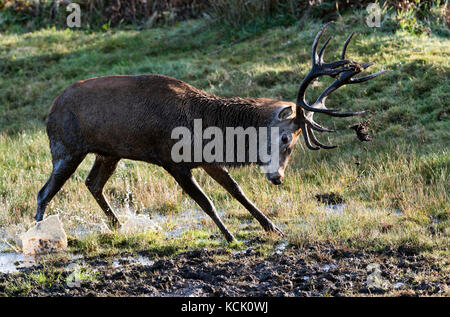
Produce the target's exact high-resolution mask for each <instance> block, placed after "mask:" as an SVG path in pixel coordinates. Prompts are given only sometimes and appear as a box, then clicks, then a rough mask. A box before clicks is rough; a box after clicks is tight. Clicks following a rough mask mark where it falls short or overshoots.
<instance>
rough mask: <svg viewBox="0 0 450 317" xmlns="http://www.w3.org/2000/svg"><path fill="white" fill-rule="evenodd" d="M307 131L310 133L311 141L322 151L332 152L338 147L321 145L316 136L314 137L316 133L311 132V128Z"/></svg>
mask: <svg viewBox="0 0 450 317" xmlns="http://www.w3.org/2000/svg"><path fill="white" fill-rule="evenodd" d="M306 129H307V132H308V137H309V138H310V139H311V141H312V142H313V143H314V144H315V145H317V146H319V147H321V148H322V149H326V150H331V149H334V148H335V147H337V145H326V144H323V143H321V142H320V141H319V140H317V138H316V136H315V135H314V132H313V131H312V130H311V128H310V127H306Z"/></svg>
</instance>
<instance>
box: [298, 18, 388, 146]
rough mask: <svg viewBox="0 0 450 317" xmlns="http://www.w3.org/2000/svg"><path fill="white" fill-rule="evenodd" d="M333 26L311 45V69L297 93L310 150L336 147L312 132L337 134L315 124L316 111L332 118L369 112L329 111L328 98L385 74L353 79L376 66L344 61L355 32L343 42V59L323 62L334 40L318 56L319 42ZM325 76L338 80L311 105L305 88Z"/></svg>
mask: <svg viewBox="0 0 450 317" xmlns="http://www.w3.org/2000/svg"><path fill="white" fill-rule="evenodd" d="M331 23H332V22H329V23H327V24H325V26H324V27H323V28H322V29H321V30H320V31H319V32H318V33H317V35H316V37H315V38H314V42H313V45H312V68H311V70H310V71H309V73H308V74H307V75H306V77H305V78H304V79H303V81H302V83H301V84H300V88H299V90H298V94H297V119H296V120H297V123H298V125H299V127H300V128H301V130H302V134H303V138H304V139H305V143H306V146H307V147H308V148H309V149H310V150H319V149H321V148H322V149H333V148H335V147H336V146H333V145H325V144H323V143H321V142H320V141H319V140H318V139H317V138H316V136H315V135H314V131H313V130H315V131H319V132H335V131H334V130H331V129H327V128H325V127H323V126H321V125H320V124H318V123H316V122H314V120H313V116H314V113H315V112H321V113H325V114H327V115H330V116H333V117H350V116H357V115H361V114H364V113H366V111H356V112H341V110H342V109H328V108H327V107H326V106H325V100H326V99H327V98H328V96H329V95H330V94H331V93H332V92H333V91H335V90H336V89H338V88H340V87H341V86H343V85H346V84H357V83H362V82H365V81H367V80H370V79H372V78H375V77H377V76H379V75H381V74H383V73H384V72H386V70H382V71H379V72H377V73H374V74H370V75H367V76H363V77H359V78H353V76H355V75H356V74H359V73H360V72H361V71H363V70H365V69H367V68H368V67H370V66H372V65H373V64H374V63H373V62H370V63H366V64H361V63H358V62H355V61H351V60H346V59H345V54H346V52H347V48H348V45H349V43H350V41H351V40H352V38H353V36H354V33H353V32H352V33H351V34H350V35H349V36H348V37H347V39H346V41H345V43H344V47H343V49H342V53H341V60H339V61H336V62H331V63H325V62H324V61H323V56H324V54H325V49H326V48H327V46H328V44H329V42H330V40H331V37H330V38H328V39H327V40H326V41H325V43H324V44H323V46H322V48H321V49H320V52H319V54H317V47H318V45H319V41H320V39H321V37H322V35H323V34H324V33H325V31H326V30H327V29H328V27H329V25H330V24H331ZM324 75H327V76H331V77H335V78H336V80H335V81H334V82H333V83H332V84H331V85H329V86H328V87H327V88H326V89H325V90H324V91H323V92H322V93H321V94H320V96H319V97H318V98H317V99H316V101H315V102H314V103H313V104H312V105H309V104H308V102H307V101H306V99H305V97H306V89H307V87H308V86H309V84H310V83H311V82H312V81H313V80H314V79H316V78H317V77H320V76H324ZM311 143H312V144H311Z"/></svg>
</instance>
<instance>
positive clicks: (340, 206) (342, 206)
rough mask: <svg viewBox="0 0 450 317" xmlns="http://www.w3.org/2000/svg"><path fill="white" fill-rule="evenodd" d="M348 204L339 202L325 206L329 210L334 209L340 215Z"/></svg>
mask: <svg viewBox="0 0 450 317" xmlns="http://www.w3.org/2000/svg"><path fill="white" fill-rule="evenodd" d="M346 206H347V204H337V205H326V206H325V207H324V208H325V209H326V210H327V211H332V212H335V213H337V214H339V215H342V214H343V213H344V209H345V207H346Z"/></svg>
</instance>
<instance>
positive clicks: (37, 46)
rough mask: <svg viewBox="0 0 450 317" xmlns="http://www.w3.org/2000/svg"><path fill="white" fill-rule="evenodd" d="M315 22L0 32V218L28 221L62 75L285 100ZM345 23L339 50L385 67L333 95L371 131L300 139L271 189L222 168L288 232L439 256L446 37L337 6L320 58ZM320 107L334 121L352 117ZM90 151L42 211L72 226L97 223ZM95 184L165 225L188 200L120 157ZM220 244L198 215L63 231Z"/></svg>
mask: <svg viewBox="0 0 450 317" xmlns="http://www.w3.org/2000/svg"><path fill="white" fill-rule="evenodd" d="M320 24H321V23H320V22H317V21H308V22H306V24H305V25H304V27H303V29H302V31H301V32H299V31H298V28H297V26H291V27H273V28H270V29H268V30H266V31H264V32H263V33H255V34H254V35H251V36H250V37H248V38H246V39H245V40H241V41H237V42H236V41H235V40H236V38H235V37H233V36H231V35H230V33H229V32H227V31H222V30H220V29H218V28H215V27H211V26H209V25H208V24H206V23H205V22H204V21H201V20H199V21H188V22H183V23H180V24H179V25H178V26H176V27H172V28H157V29H152V30H145V31H140V32H138V31H116V30H113V29H111V30H108V31H107V32H83V31H72V30H65V31H63V30H61V31H59V30H55V29H46V30H41V31H35V32H32V33H26V34H20V35H18V34H11V35H5V34H2V35H1V36H0V71H1V73H2V76H1V77H0V227H1V228H3V230H4V231H7V232H12V233H17V232H20V231H23V230H25V229H26V228H27V227H28V226H29V225H30V224H32V222H33V219H32V217H33V215H34V213H35V198H36V194H37V192H38V190H39V188H40V187H41V186H42V185H43V184H44V183H45V181H46V180H47V178H48V176H49V174H50V172H51V156H50V151H49V147H48V140H47V137H46V134H45V127H44V119H45V116H46V114H47V111H48V108H49V106H50V104H51V102H52V100H53V99H54V98H55V97H56V96H58V94H59V93H61V91H62V90H63V89H64V88H65V87H66V86H68V85H70V84H72V83H73V82H75V81H77V80H80V79H85V78H88V77H95V76H102V75H110V74H143V73H160V74H165V75H169V76H173V77H176V78H178V79H181V80H184V81H186V82H188V83H190V84H192V85H194V86H196V87H199V88H202V89H205V90H206V91H208V92H211V93H214V94H218V95H221V96H241V97H247V96H249V97H269V98H276V99H282V100H288V101H294V100H295V97H296V92H297V89H298V86H299V84H300V81H301V79H302V78H303V76H304V75H305V74H306V73H307V71H308V70H309V69H310V66H311V61H310V56H309V55H310V47H311V43H312V40H313V38H314V35H315V34H316V32H317V31H318V29H319V28H320ZM351 31H357V32H358V35H357V37H356V38H355V39H354V41H353V42H352V44H351V45H350V48H349V51H348V54H349V56H350V57H351V58H353V59H355V60H358V61H363V62H368V61H374V62H376V66H374V67H373V70H372V71H373V72H374V71H377V70H380V69H382V68H386V69H388V70H389V71H388V72H387V73H386V74H384V75H383V76H382V77H379V78H377V79H374V80H372V81H370V82H368V83H365V84H361V85H352V86H348V87H345V88H342V89H340V90H339V91H337V92H335V93H334V94H333V95H332V96H331V97H330V98H329V101H328V104H329V105H330V107H331V106H332V107H343V108H345V109H348V110H356V109H366V110H369V111H370V115H369V117H370V118H371V122H372V125H371V129H372V132H373V134H374V140H373V141H372V142H369V143H360V142H359V141H358V140H357V139H356V137H355V135H354V134H353V131H351V130H342V131H340V132H339V133H338V134H337V135H332V136H328V135H327V136H321V139H323V140H324V141H326V140H327V138H329V141H330V142H331V141H332V143H334V144H337V145H339V147H338V148H337V149H334V150H330V151H325V150H322V151H318V152H312V151H308V150H307V149H306V148H305V146H304V145H303V142H302V141H299V144H298V145H297V146H296V150H295V151H294V154H293V159H292V161H291V163H290V165H289V167H288V169H287V171H286V178H285V183H284V184H283V185H282V186H280V187H275V186H272V185H271V184H270V183H268V182H267V180H266V179H265V177H264V176H263V175H262V174H261V173H259V171H258V169H257V168H256V167H252V166H250V167H245V168H242V169H238V170H232V171H231V173H232V175H233V176H234V177H235V179H236V181H238V183H239V184H240V185H241V187H242V188H243V190H244V192H245V193H246V194H247V195H248V197H249V198H250V199H251V200H253V201H254V202H255V204H256V205H257V206H258V207H260V209H261V210H262V211H263V212H264V213H265V214H267V215H269V217H270V218H272V219H274V221H275V222H276V223H278V224H280V225H281V226H282V227H283V228H284V231H285V232H286V233H287V240H288V241H289V242H290V243H292V244H294V245H298V246H304V245H309V244H315V243H328V244H333V245H335V246H337V247H339V246H344V245H345V246H351V247H356V248H364V249H368V250H385V249H398V248H403V249H408V250H412V251H414V252H423V251H430V252H434V251H436V252H443V254H448V245H449V239H448V238H449V233H450V232H449V226H448V224H449V210H450V202H449V197H448V195H449V192H450V191H449V189H450V188H449V187H450V186H449V165H450V153H449V150H448V149H449V145H450V129H449V118H448V115H449V112H450V106H449V102H448V100H450V80H449V78H450V72H449V70H450V68H449V57H450V49H449V47H450V45H449V44H450V40H449V38H448V37H445V36H439V35H434V34H433V33H432V35H431V36H426V35H420V36H419V35H413V34H410V33H407V32H404V31H397V32H396V33H392V32H383V31H382V30H377V29H370V28H368V27H366V26H365V24H364V20H363V19H362V18H361V17H359V18H358V16H356V18H355V16H343V17H341V18H340V19H338V21H337V22H336V23H335V26H334V27H333V28H332V29H330V30H329V33H330V34H333V36H334V38H333V40H332V42H331V43H330V45H329V48H328V50H327V54H326V58H327V59H328V60H332V59H336V58H338V56H339V51H340V49H341V47H342V45H343V42H344V40H345V38H346V35H347V34H348V33H350V32H351ZM247 36H248V34H247V35H245V37H247ZM241 39H242V38H241ZM329 82H330V80H324V81H323V82H321V85H318V86H317V87H315V88H313V89H311V90H312V92H311V95H314V96H317V95H318V94H319V93H320V91H321V90H323V89H324V88H325V87H326V86H325V85H326V84H327V83H329ZM318 117H319V118H318V121H319V122H323V123H324V124H325V125H327V126H330V127H334V128H337V129H344V128H346V127H347V126H348V125H350V124H351V123H352V122H356V121H355V119H331V118H327V117H325V116H320V115H319V116H318ZM356 162H359V164H358V165H356V164H355V163H356ZM92 163H93V157H92V156H88V158H87V159H86V160H85V162H83V163H82V164H81V166H80V167H79V168H78V170H77V171H76V173H75V174H74V175H73V176H72V178H71V179H70V180H69V181H68V182H67V183H66V184H65V186H64V187H63V189H62V190H61V191H60V192H59V193H58V195H57V196H56V197H55V198H54V199H53V201H52V202H51V203H50V205H49V208H48V209H47V215H50V214H55V213H59V214H60V215H61V219H62V221H63V222H64V226H65V228H66V230H67V231H68V232H69V233H70V232H72V230H73V229H74V228H76V227H77V226H78V225H80V224H81V225H84V224H95V223H101V222H102V221H104V220H105V217H104V215H103V212H102V211H101V210H100V208H99V207H98V206H97V204H96V202H95V200H94V199H93V198H92V197H91V195H90V194H89V192H88V190H87V189H86V187H85V186H84V179H85V178H86V176H87V174H88V172H89V170H90V167H91V166H92ZM195 175H196V176H197V177H198V180H199V182H200V183H201V185H202V186H203V188H204V190H205V192H207V193H208V194H209V196H210V197H211V199H212V200H213V202H214V203H215V204H216V207H217V208H218V209H219V210H221V211H224V212H225V214H224V216H223V218H224V221H225V223H226V224H227V226H228V227H229V229H230V230H231V231H232V232H233V233H234V234H235V235H236V237H237V238H238V239H240V240H241V241H242V240H247V239H252V238H255V237H261V236H262V237H263V238H264V239H265V241H266V242H265V244H262V245H261V246H260V247H261V248H262V249H264V250H273V245H275V244H276V243H277V241H279V240H280V238H278V237H276V236H272V235H268V234H262V229H261V228H260V227H259V225H258V224H257V222H256V221H255V220H252V218H251V216H250V215H249V213H248V212H247V211H246V210H245V209H244V208H243V207H241V206H240V205H239V203H238V202H236V201H235V200H233V199H232V198H231V197H230V196H229V195H228V194H226V192H225V191H224V190H223V189H222V188H220V187H219V186H218V185H217V184H216V183H214V181H213V180H212V179H210V178H208V177H207V176H206V175H205V174H204V173H203V172H202V171H196V172H195ZM327 192H335V193H338V194H340V195H342V196H343V197H344V199H345V201H346V203H347V207H346V209H345V210H344V212H343V214H342V215H340V214H337V213H334V212H330V211H328V210H326V209H324V207H323V206H322V205H320V204H319V203H318V202H316V200H315V198H314V196H315V195H316V194H318V193H327ZM106 193H107V195H108V197H109V198H110V200H111V201H112V202H113V204H114V205H115V206H116V208H117V209H118V210H119V211H120V212H122V211H124V210H126V209H127V208H128V207H127V206H129V207H130V208H131V209H133V210H135V211H136V212H137V213H145V214H150V215H165V216H168V217H170V218H169V219H170V220H169V221H168V222H166V223H165V225H164V226H163V230H164V231H167V230H172V229H174V228H180V227H182V226H183V224H182V223H179V221H178V220H179V218H178V217H180V215H182V213H183V210H186V209H192V208H198V207H197V206H196V204H195V203H194V202H193V201H192V200H191V199H190V198H189V197H187V196H186V195H184V194H183V193H182V191H181V189H180V187H179V186H178V185H177V184H176V182H175V181H174V180H173V179H172V178H171V177H170V176H169V175H168V174H167V173H166V172H164V171H163V170H162V169H161V168H158V167H156V166H152V165H148V164H144V163H137V162H131V161H126V160H124V161H121V163H120V165H119V168H118V169H117V171H116V172H115V174H114V175H113V177H112V178H111V179H110V181H109V182H108V184H107V185H106ZM397 210H400V211H401V214H400V215H397V213H396V212H397ZM199 214H201V212H199ZM247 222H248V224H246V225H242V223H247ZM211 235H213V237H212V238H211V239H210V236H211ZM218 246H226V243H225V242H224V240H223V238H222V237H221V236H220V233H219V232H218V229H217V228H216V227H215V225H214V224H213V222H212V221H211V220H209V219H208V218H206V221H204V223H203V224H202V225H201V226H200V227H198V226H197V227H195V228H193V229H189V230H187V231H186V232H184V233H183V234H181V235H179V236H174V237H170V238H166V237H165V236H164V234H163V233H158V234H153V233H148V234H142V235H137V236H131V237H130V236H123V235H120V234H91V235H88V236H87V237H84V238H72V240H71V249H72V250H73V251H81V252H84V253H92V254H95V253H98V252H117V251H120V250H127V251H128V250H150V252H152V253H154V254H158V255H170V254H174V253H177V252H180V251H182V250H185V249H186V248H188V247H189V248H197V247H218ZM241 247H242V245H240V244H237V245H234V246H231V248H237V249H239V248H241ZM24 287H25V288H26V285H25V286H24Z"/></svg>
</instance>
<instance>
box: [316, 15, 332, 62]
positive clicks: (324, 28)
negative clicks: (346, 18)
mask: <svg viewBox="0 0 450 317" xmlns="http://www.w3.org/2000/svg"><path fill="white" fill-rule="evenodd" d="M332 23H333V21H330V22H328V23H327V24H325V25H324V27H323V28H322V30H320V31H319V33H317V35H316V37H315V38H314V42H313V45H312V60H313V64H316V63H318V62H319V56H318V55H317V46H318V45H319V41H320V38H321V37H322V35H323V34H324V33H325V31H326V30H327V29H328V27H329V26H330V24H332ZM323 49H324V48H322V50H323ZM322 50H321V52H322Z"/></svg>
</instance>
